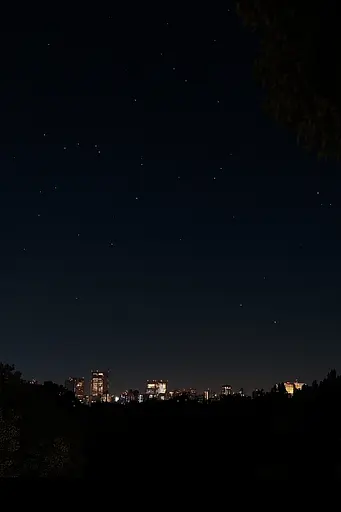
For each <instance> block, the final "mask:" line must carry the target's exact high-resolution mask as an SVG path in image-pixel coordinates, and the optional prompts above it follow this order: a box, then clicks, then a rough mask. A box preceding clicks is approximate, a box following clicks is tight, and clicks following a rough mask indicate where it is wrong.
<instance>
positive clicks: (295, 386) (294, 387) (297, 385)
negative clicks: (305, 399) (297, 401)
mask: <svg viewBox="0 0 341 512" xmlns="http://www.w3.org/2000/svg"><path fill="white" fill-rule="evenodd" d="M303 386H305V383H304V382H298V381H297V380H295V382H284V387H285V391H286V392H287V393H288V395H293V394H294V393H295V391H300V390H301V389H302V388H303Z"/></svg>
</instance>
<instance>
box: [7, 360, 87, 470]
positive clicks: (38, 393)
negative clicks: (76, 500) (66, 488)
mask: <svg viewBox="0 0 341 512" xmlns="http://www.w3.org/2000/svg"><path fill="white" fill-rule="evenodd" d="M74 402H75V398H74V396H73V394H72V393H71V394H70V392H68V391H67V390H65V389H64V388H63V387H62V386H58V385H57V384H53V383H45V384H44V385H43V386H39V385H37V386H33V385H31V384H29V383H27V382H25V381H24V380H22V378H21V374H20V372H17V371H16V370H15V367H14V366H13V365H8V364H3V363H0V477H24V476H30V477H34V476H39V477H52V476H67V475H69V474H71V473H72V472H73V473H74V474H75V475H77V474H79V472H80V465H79V464H78V465H77V462H75V460H76V461H77V457H78V456H79V451H78V453H77V454H76V455H74V453H75V451H77V450H79V439H77V425H76V423H74V419H73V416H74V415H73V411H74V410H75V407H74V405H75V404H74ZM80 460H81V459H80V458H79V459H78V461H80Z"/></svg>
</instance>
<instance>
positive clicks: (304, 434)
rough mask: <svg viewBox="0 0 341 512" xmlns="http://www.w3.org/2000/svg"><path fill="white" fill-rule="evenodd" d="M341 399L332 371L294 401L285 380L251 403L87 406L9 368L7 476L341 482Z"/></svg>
mask: <svg viewBox="0 0 341 512" xmlns="http://www.w3.org/2000/svg"><path fill="white" fill-rule="evenodd" d="M340 404H341V377H339V376H337V374H336V372H335V371H331V372H330V373H329V374H328V376H327V377H326V378H325V379H324V380H323V381H322V382H320V383H319V384H318V383H316V382H315V383H313V385H312V386H306V387H305V388H304V389H303V390H302V391H298V392H297V393H296V394H295V395H294V396H293V398H288V396H287V395H286V394H285V391H284V388H283V386H279V387H278V388H277V390H275V389H274V390H272V392H270V393H267V394H265V395H264V396H260V397H259V398H256V399H252V400H251V399H250V398H243V397H227V398H226V399H225V400H222V401H218V402H212V403H203V404H202V403H197V402H195V401H187V400H186V399H183V400H181V399H180V400H179V401H167V402H156V401H150V402H148V403H146V404H137V403H132V404H129V405H124V406H123V405H117V404H99V405H97V406H92V407H87V406H84V405H81V404H80V403H78V402H77V401H76V399H75V397H74V396H73V394H72V393H70V392H68V391H66V390H65V389H64V388H63V387H62V386H58V385H56V384H53V383H51V382H46V383H44V385H32V384H29V383H27V382H25V381H23V380H22V379H21V375H20V373H18V372H16V371H15V369H14V367H12V366H8V365H3V364H0V476H1V477H30V478H31V477H46V478H52V477H67V478H77V477H78V478H79V477H87V478H88V477H90V478H93V479H101V480H103V479H104V480H105V479H106V478H107V477H110V478H111V477H114V476H115V475H117V474H121V475H124V474H127V475H130V476H131V475H134V479H136V478H138V479H140V478H142V479H143V481H146V482H149V483H150V484H152V482H153V483H157V484H159V483H161V482H163V483H164V479H165V478H166V473H167V474H168V473H171V474H172V475H173V478H174V479H175V481H177V479H178V478H183V477H184V476H186V474H188V475H191V477H196V478H199V479H200V481H201V482H202V483H203V485H204V482H205V479H208V484H209V485H211V484H212V481H210V479H211V478H212V477H213V475H214V474H215V473H216V472H219V473H221V472H223V473H224V474H225V475H226V478H240V479H245V478H247V479H250V478H254V479H262V480H272V479H280V480H288V481H291V482H294V481H296V480H297V479H301V478H306V477H308V478H309V480H310V481H311V480H315V479H316V480H317V481H318V480H321V479H324V478H333V479H334V478H337V479H338V478H339V476H340V475H341V471H339V460H338V459H339V453H340V419H341V417H340V412H339V410H340ZM198 481H199V480H198Z"/></svg>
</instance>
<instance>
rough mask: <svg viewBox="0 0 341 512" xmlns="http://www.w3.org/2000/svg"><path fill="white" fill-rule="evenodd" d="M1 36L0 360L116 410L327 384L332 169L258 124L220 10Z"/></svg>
mask: <svg viewBox="0 0 341 512" xmlns="http://www.w3.org/2000/svg"><path fill="white" fill-rule="evenodd" d="M41 30H42V29H41ZM1 37H2V41H1V42H2V48H3V52H2V62H1V68H2V70H1V71H2V72H1V82H0V83H1V85H0V104H1V139H0V140H1V146H0V147H1V152H0V158H1V171H2V172H1V182H2V183H1V188H0V199H1V201H0V205H1V217H0V219H1V220H0V222H1V253H0V269H1V286H0V304H1V308H0V336H1V337H0V340H1V351H0V354H1V356H0V360H3V361H6V362H10V363H12V362H13V363H15V364H16V366H17V367H18V369H20V370H21V371H22V372H23V374H24V377H26V378H33V377H34V378H37V379H38V380H47V379H51V380H54V381H56V382H63V381H64V379H65V378H66V377H68V376H69V375H75V376H78V375H79V376H85V377H86V378H88V377H89V374H90V370H91V369H96V368H99V369H106V368H110V369H111V385H112V388H111V390H112V391H113V392H115V393H118V392H119V391H121V390H123V389H125V388H135V387H136V388H139V389H142V388H143V387H144V383H145V380H146V379H153V378H161V379H168V380H169V386H170V388H177V387H183V386H194V387H197V388H198V389H203V388H204V387H212V388H215V389H218V388H219V386H220V385H222V384H231V385H232V386H233V387H234V388H238V387H240V386H243V387H244V388H245V389H246V390H247V391H251V390H252V388H253V387H256V386H258V387H265V388H268V387H269V386H271V385H272V384H273V383H274V382H276V381H280V380H289V379H294V378H298V379H301V380H303V381H305V382H311V380H313V379H314V378H317V379H320V378H322V377H323V376H324V375H325V373H326V372H327V371H328V369H329V368H330V367H336V368H337V367H338V366H339V361H340V358H341V347H340V343H339V339H340V334H341V327H340V315H339V312H340V306H341V301H340V285H341V274H340V261H341V243H340V239H341V235H340V233H341V231H340V228H341V222H340V221H341V217H340V210H339V207H340V178H341V170H340V164H336V163H335V164H331V163H325V162H321V161H318V159H317V157H316V156H315V155H310V154H308V153H306V152H304V151H303V150H302V149H300V148H297V146H296V141H295V138H294V136H292V135H291V134H290V133H289V134H288V133H287V132H286V131H285V130H284V129H282V128H281V127H279V126H277V125H276V124H275V122H274V121H273V120H272V119H269V118H267V116H266V114H265V113H264V112H263V109H262V106H261V104H262V94H263V93H262V91H261V90H260V89H259V88H258V86H257V84H256V82H255V80H254V76H253V68H252V63H253V59H254V56H255V53H256V50H257V41H256V40H254V39H253V37H252V36H251V35H250V34H248V32H247V31H245V30H244V29H243V28H242V27H241V24H240V21H239V20H238V18H237V17H236V15H235V14H234V12H233V6H232V4H231V11H230V12H225V14H224V15H222V13H221V12H219V11H214V10H213V9H212V12H211V13H210V12H206V11H203V12H196V13H195V14H193V13H191V14H190V15H187V14H186V13H183V12H182V13H181V12H175V11H174V12H172V11H169V12H167V13H166V12H161V10H160V11H158V12H153V14H150V13H143V12H141V13H137V12H135V13H132V14H131V15H122V16H121V15H117V14H115V13H114V12H112V13H110V12H104V11H103V12H100V13H96V15H94V16H93V17H92V19H91V21H90V18H89V20H88V22H87V23H83V22H79V23H77V24H74V25H72V24H70V27H63V26H62V25H61V26H60V27H59V30H58V31H53V32H44V31H36V32H10V33H9V32H8V33H2V36H1Z"/></svg>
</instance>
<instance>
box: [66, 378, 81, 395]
mask: <svg viewBox="0 0 341 512" xmlns="http://www.w3.org/2000/svg"><path fill="white" fill-rule="evenodd" d="M64 386H65V388H66V389H67V390H69V391H72V393H74V394H75V397H76V398H78V400H83V399H84V396H85V386H84V377H69V378H68V379H66V381H65V385H64Z"/></svg>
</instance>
